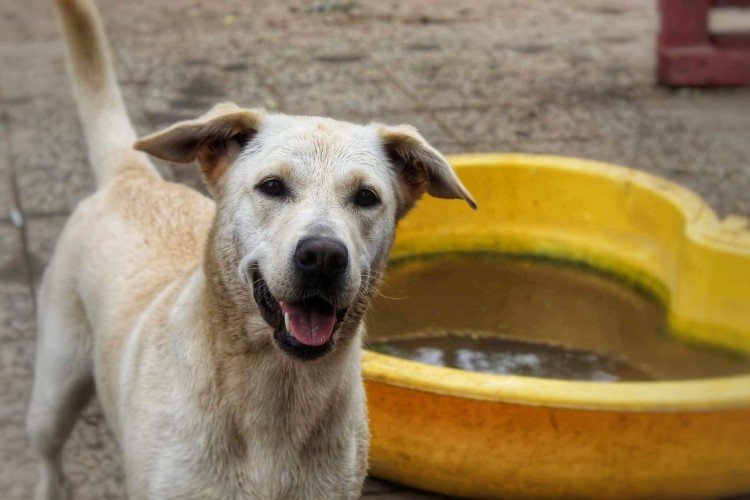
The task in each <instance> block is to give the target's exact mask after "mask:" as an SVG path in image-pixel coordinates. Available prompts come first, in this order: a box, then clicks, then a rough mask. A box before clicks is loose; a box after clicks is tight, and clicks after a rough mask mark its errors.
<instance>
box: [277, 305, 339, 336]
mask: <svg viewBox="0 0 750 500" xmlns="http://www.w3.org/2000/svg"><path fill="white" fill-rule="evenodd" d="M280 306H281V313H282V314H284V315H286V314H289V328H288V329H289V333H291V334H292V335H293V336H294V338H295V339H297V341H298V342H299V343H301V344H305V345H309V346H318V345H323V344H325V343H326V342H328V341H329V340H330V338H331V335H333V326H334V325H335V324H336V316H335V315H333V314H324V313H322V312H321V311H319V310H318V309H317V308H315V307H314V306H313V307H304V306H303V305H302V302H293V303H291V304H287V303H286V302H281V303H280Z"/></svg>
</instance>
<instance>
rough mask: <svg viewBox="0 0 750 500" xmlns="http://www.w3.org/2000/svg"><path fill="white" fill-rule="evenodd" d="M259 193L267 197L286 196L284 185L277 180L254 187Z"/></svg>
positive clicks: (267, 181) (266, 181)
mask: <svg viewBox="0 0 750 500" xmlns="http://www.w3.org/2000/svg"><path fill="white" fill-rule="evenodd" d="M256 188H257V189H258V190H259V191H260V192H261V193H263V194H265V195H267V196H274V197H278V196H284V194H286V187H285V186H284V183H283V182H281V181H280V180H279V179H268V180H265V181H263V182H261V183H260V184H258V186H257V187H256Z"/></svg>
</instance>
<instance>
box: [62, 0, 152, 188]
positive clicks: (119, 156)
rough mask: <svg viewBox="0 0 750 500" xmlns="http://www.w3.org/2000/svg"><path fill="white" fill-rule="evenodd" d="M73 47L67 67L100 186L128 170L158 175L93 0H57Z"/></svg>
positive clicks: (90, 159)
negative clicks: (140, 144) (142, 146)
mask: <svg viewBox="0 0 750 500" xmlns="http://www.w3.org/2000/svg"><path fill="white" fill-rule="evenodd" d="M56 4H57V8H58V11H59V13H60V20H61V23H62V28H63V33H64V37H65V43H66V45H67V53H68V69H69V73H70V77H71V80H72V81H73V92H74V94H75V97H76V102H77V104H78V113H79V114H80V117H81V121H82V123H83V131H84V134H85V136H86V142H87V144H88V151H89V161H90V162H91V165H92V167H93V169H94V174H95V176H96V181H97V184H98V185H99V186H102V185H105V184H107V183H109V182H110V181H112V180H113V179H115V178H116V177H117V176H118V175H120V174H122V173H125V172H138V173H141V174H146V175H150V176H158V175H159V174H158V173H157V171H156V169H155V168H154V167H153V165H152V164H151V162H150V161H149V159H148V157H146V155H145V154H143V153H140V152H138V151H135V150H134V149H133V148H132V145H133V143H135V140H136V134H135V130H134V129H133V124H132V123H131V122H130V118H129V116H128V112H127V110H126V109H125V103H124V102H123V100H122V94H121V93H120V88H119V86H118V85H117V77H116V76H115V71H114V67H113V66H112V60H111V56H110V52H109V47H108V45H107V38H106V36H105V35H104V29H103V28H102V24H101V21H100V19H99V13H98V11H97V9H96V5H94V2H93V0H56Z"/></svg>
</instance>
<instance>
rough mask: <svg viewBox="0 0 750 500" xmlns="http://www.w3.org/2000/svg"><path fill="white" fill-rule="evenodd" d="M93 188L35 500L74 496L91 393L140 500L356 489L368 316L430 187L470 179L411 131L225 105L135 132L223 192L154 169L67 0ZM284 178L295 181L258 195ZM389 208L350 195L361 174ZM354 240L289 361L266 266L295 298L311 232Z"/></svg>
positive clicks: (68, 291) (34, 417) (44, 387)
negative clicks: (320, 349)
mask: <svg viewBox="0 0 750 500" xmlns="http://www.w3.org/2000/svg"><path fill="white" fill-rule="evenodd" d="M57 4H58V7H59V11H60V14H61V16H60V17H61V20H62V26H63V30H64V33H65V38H66V42H67V46H68V54H69V67H70V70H71V75H72V80H73V83H74V89H75V93H76V97H77V101H78V105H79V111H80V114H81V119H82V123H83V127H84V131H85V133H86V137H87V142H88V147H89V157H90V160H91V163H92V166H93V168H94V172H95V174H96V179H97V182H98V189H97V191H96V192H95V193H94V194H92V195H91V196H90V197H88V198H87V199H86V200H84V201H83V202H81V203H80V204H79V206H78V207H77V208H76V210H75V212H74V213H73V215H72V216H71V217H70V220H69V221H68V223H67V224H66V226H65V229H64V230H63V232H62V234H61V236H60V239H59V241H58V243H57V248H56V250H55V253H54V255H53V257H52V260H51V262H50V264H49V266H48V268H47V270H46V272H45V275H44V279H43V281H42V285H41V289H40V292H39V314H38V323H39V339H38V351H37V359H36V375H35V380H34V387H33V394H32V399H31V404H30V408H29V413H28V418H27V428H28V433H29V437H30V440H31V443H32V445H33V447H34V449H35V450H36V451H37V453H38V454H39V457H40V472H39V482H38V485H37V491H36V495H37V498H40V499H42V498H44V499H53V498H64V497H66V496H67V495H68V494H69V488H68V486H67V484H66V481H65V477H64V474H63V471H62V465H61V463H60V456H61V450H62V447H63V444H64V442H65V440H66V438H67V436H68V434H69V432H70V430H71V429H72V427H73V425H74V423H75V420H76V418H77V416H78V414H79V412H80V411H81V410H82V409H83V407H84V406H85V405H86V403H87V402H88V400H89V399H90V397H91V396H92V395H93V394H94V391H96V393H97V394H98V396H99V398H100V400H101V404H102V407H103V408H104V412H105V414H106V417H107V420H108V422H109V424H110V425H111V427H112V429H113V431H114V434H115V436H116V438H117V440H118V442H119V443H120V446H121V448H122V451H123V454H124V457H125V469H126V475H127V489H128V493H129V496H130V497H131V498H154V499H167V498H217V499H230V498H269V499H271V498H325V499H331V498H356V497H357V496H358V495H359V492H360V488H361V485H362V481H363V479H364V476H365V473H366V469H367V449H368V429H367V419H366V410H365V394H364V390H363V384H362V380H361V375H360V349H361V339H362V335H363V332H362V316H363V314H364V313H365V311H366V308H367V304H368V300H369V297H370V295H371V294H372V292H373V288H374V286H375V284H376V283H377V281H378V279H379V276H380V273H381V271H382V269H383V267H384V265H385V262H386V260H387V256H388V252H389V250H390V247H391V244H392V241H393V236H394V231H395V229H396V224H397V221H398V219H399V218H400V217H402V216H404V215H405V214H406V213H407V212H408V211H409V210H410V209H411V207H412V206H413V204H414V202H415V201H416V200H417V199H418V198H419V197H420V196H421V195H422V194H423V193H424V192H425V191H427V192H429V193H430V194H433V195H435V196H440V197H446V198H463V199H465V200H466V201H467V202H469V204H471V205H472V206H474V202H473V200H472V199H471V196H470V195H469V193H468V192H467V191H466V189H465V188H464V187H463V186H462V185H461V183H460V182H459V181H458V179H457V177H456V176H455V174H454V173H453V171H452V170H451V168H450V167H449V166H448V164H447V163H446V162H445V160H444V159H443V157H442V156H441V155H440V154H439V153H437V151H435V150H434V149H433V148H432V147H431V146H429V144H427V143H426V142H425V141H424V139H422V137H421V136H420V135H419V134H418V133H417V131H416V130H415V129H413V128H411V127H408V126H398V127H387V126H383V125H377V124H372V125H366V126H363V125H355V124H351V123H345V122H339V121H334V120H331V119H327V118H318V117H297V116H287V115H278V114H268V113H266V112H264V111H262V110H247V109H240V108H238V107H236V106H234V105H231V104H224V105H219V106H217V107H215V108H214V109H213V110H211V111H210V112H209V113H207V114H206V115H204V116H203V117H200V118H198V119H196V120H194V121H189V122H182V123H179V124H176V125H175V126H173V127H170V128H169V129H167V130H165V131H163V132H160V133H157V134H154V135H152V136H149V137H146V138H144V139H142V140H140V141H138V142H137V143H136V147H137V148H138V149H140V150H143V151H146V152H148V153H151V154H154V155H156V156H159V157H162V158H166V159H168V160H171V161H175V162H180V163H185V162H190V161H192V160H194V159H197V160H198V162H199V163H200V166H201V170H202V172H203V175H204V178H205V180H206V183H207V185H208V187H209V190H210V191H211V193H212V195H213V198H214V199H215V201H212V200H210V199H208V198H205V197H203V196H202V195H200V194H198V193H197V192H195V191H192V190H190V189H188V188H186V187H184V186H181V185H177V184H172V183H168V182H165V181H164V180H162V179H161V178H160V177H159V175H158V173H157V171H156V170H155V169H154V168H153V166H152V165H151V163H150V162H149V160H148V158H147V157H146V155H145V154H144V153H142V152H139V151H136V150H135V149H133V148H132V143H133V142H134V140H135V133H134V131H133V128H132V126H131V124H130V121H129V119H128V117H127V114H126V112H125V108H124V105H123V103H122V98H121V96H120V92H119V90H118V87H117V84H116V81H115V76H114V73H113V70H112V67H111V62H110V56H109V53H108V49H107V45H106V40H105V38H104V35H103V31H102V28H101V26H100V23H99V20H98V15H97V13H96V9H95V7H94V5H92V4H91V3H90V1H89V0H58V1H57ZM269 176H272V177H274V178H280V179H283V181H284V182H285V183H286V185H288V186H289V188H290V189H291V190H292V192H293V193H294V196H290V197H289V198H288V199H285V200H284V201H279V200H277V199H269V198H268V197H264V196H263V195H262V194H260V193H259V192H258V190H257V186H258V185H259V183H261V182H263V180H264V179H266V178H268V177H269ZM363 185H364V186H367V187H368V189H371V190H372V191H374V192H376V193H377V195H378V196H379V198H380V204H378V205H377V206H376V207H374V208H372V207H371V208H368V209H362V208H360V207H357V206H354V205H352V203H351V197H352V193H353V192H356V190H357V189H360V187H361V186H363ZM310 235H314V236H325V237H331V238H336V239H338V240H340V241H341V242H343V244H345V246H346V248H347V250H348V255H349V260H350V262H349V267H348V269H347V274H346V277H345V280H344V285H342V286H341V287H340V290H338V291H337V295H336V297H337V299H336V300H337V302H338V304H337V306H341V307H344V306H346V307H348V312H347V314H346V317H345V318H344V320H343V322H342V324H341V325H340V327H339V328H338V330H336V331H335V333H334V340H335V345H334V349H333V351H332V352H330V353H328V354H326V355H324V356H323V357H321V358H319V359H316V360H313V361H300V360H298V359H294V358H291V357H289V356H288V355H287V354H285V353H284V352H282V350H280V349H279V348H278V347H277V346H276V345H275V344H274V342H273V338H272V337H273V331H274V329H273V328H272V327H271V326H269V324H267V323H266V321H265V320H264V319H263V318H262V317H261V315H260V313H259V310H258V305H257V304H256V302H255V300H254V298H253V286H254V283H253V282H252V275H251V273H250V271H249V270H251V269H255V270H258V271H259V272H261V273H262V275H263V276H264V277H265V279H266V281H267V285H268V289H269V291H270V293H271V294H272V295H273V296H274V297H277V298H285V297H287V296H291V295H292V294H293V293H294V291H293V290H291V289H290V286H289V283H290V280H292V278H293V274H294V272H295V271H294V268H293V266H291V265H290V260H291V258H290V256H291V253H292V252H293V251H294V247H295V245H296V244H297V243H298V241H299V240H300V239H301V238H303V237H305V236H310Z"/></svg>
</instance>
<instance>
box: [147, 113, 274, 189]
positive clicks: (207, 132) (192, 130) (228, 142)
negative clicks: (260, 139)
mask: <svg viewBox="0 0 750 500" xmlns="http://www.w3.org/2000/svg"><path fill="white" fill-rule="evenodd" d="M265 117H266V112H265V111H263V110H257V109H242V108H240V107H238V106H236V105H235V104H231V103H224V104H217V105H216V106H214V107H213V108H212V109H211V111H209V112H208V113H206V114H205V115H203V116H201V117H200V118H198V119H196V120H187V121H183V122H179V123H175V124H174V125H172V126H171V127H169V128H167V129H165V130H162V131H161V132H156V133H154V134H151V135H148V136H146V137H143V138H142V139H139V140H138V141H137V142H136V143H135V145H134V147H135V149H137V150H139V151H145V152H146V153H148V154H150V155H153V156H155V157H157V158H161V159H162V160H167V161H171V162H174V163H190V162H191V161H193V160H195V159H196V158H197V159H198V163H199V164H200V168H201V172H202V173H203V178H204V179H205V180H206V183H207V184H208V185H209V186H213V185H215V184H216V182H217V181H218V180H219V179H220V178H221V177H222V175H224V173H225V172H226V171H227V169H228V168H229V166H230V165H231V164H232V163H233V162H234V160H235V159H236V158H237V155H238V154H239V152H240V151H241V150H242V146H244V145H245V144H246V143H247V142H248V141H249V140H250V139H252V137H253V136H254V135H255V134H256V133H257V132H258V130H259V129H260V126H261V124H262V122H263V120H264V119H265Z"/></svg>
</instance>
